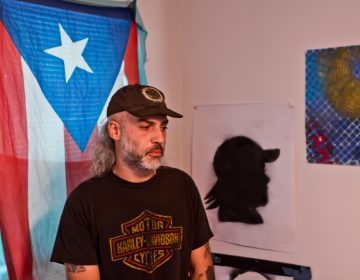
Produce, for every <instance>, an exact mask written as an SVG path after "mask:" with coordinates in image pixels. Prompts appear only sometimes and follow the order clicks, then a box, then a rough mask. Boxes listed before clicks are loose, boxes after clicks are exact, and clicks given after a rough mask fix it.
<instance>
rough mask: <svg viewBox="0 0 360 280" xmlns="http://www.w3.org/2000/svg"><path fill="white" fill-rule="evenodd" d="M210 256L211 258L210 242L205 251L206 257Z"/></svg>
mask: <svg viewBox="0 0 360 280" xmlns="http://www.w3.org/2000/svg"><path fill="white" fill-rule="evenodd" d="M208 257H210V258H211V251H210V245H209V243H206V244H205V253H204V259H206V258H208Z"/></svg>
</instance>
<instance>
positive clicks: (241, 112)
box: [192, 104, 295, 251]
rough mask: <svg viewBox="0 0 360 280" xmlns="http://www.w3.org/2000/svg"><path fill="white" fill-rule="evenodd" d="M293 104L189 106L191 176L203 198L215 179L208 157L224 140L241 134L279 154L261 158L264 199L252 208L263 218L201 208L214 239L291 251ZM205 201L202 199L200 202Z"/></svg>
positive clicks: (292, 244) (210, 156) (293, 214)
mask: <svg viewBox="0 0 360 280" xmlns="http://www.w3.org/2000/svg"><path fill="white" fill-rule="evenodd" d="M293 122H294V108H293V107H292V106H290V105H288V104H240V105H209V106H205V105H204V106H196V107H195V108H194V125H193V146H192V176H193V178H194V180H195V182H196V184H197V186H198V188H199V191H200V194H201V197H202V198H203V199H204V198H205V196H206V194H207V193H208V192H209V191H210V189H211V188H212V186H213V185H214V183H215V182H216V179H217V178H216V175H215V174H214V171H213V168H212V161H213V157H214V154H215V151H216V149H217V148H218V146H219V145H220V144H222V143H223V141H224V140H226V139H228V138H231V137H234V136H239V135H243V136H247V137H249V138H251V139H253V140H255V141H256V142H257V143H258V144H260V146H262V148H263V149H272V148H279V149H280V156H279V158H278V159H277V160H276V161H275V162H272V163H267V164H266V174H267V175H268V176H269V177H270V179H271V181H270V183H269V184H268V187H269V189H268V195H269V202H268V204H267V205H266V206H264V207H259V208H257V210H258V211H259V213H260V214H261V216H262V218H263V219H264V223H263V224H257V225H249V224H244V223H239V222H219V220H218V217H217V210H218V208H216V209H211V210H207V215H208V218H209V222H210V226H211V228H212V230H213V233H214V235H215V236H214V239H216V240H221V241H225V242H228V243H233V244H237V245H244V246H250V247H257V248H263V249H270V250H277V251H293V249H294V231H295V229H294V227H295V203H294V175H293V174H294V160H293V155H294V144H293V143H294V130H293V126H294V124H293ZM205 207H206V205H205Z"/></svg>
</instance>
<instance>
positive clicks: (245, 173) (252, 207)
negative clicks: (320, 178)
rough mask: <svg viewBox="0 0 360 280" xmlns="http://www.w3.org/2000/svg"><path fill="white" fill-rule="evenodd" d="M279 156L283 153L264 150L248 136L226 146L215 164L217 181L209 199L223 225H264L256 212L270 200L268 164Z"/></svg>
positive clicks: (215, 158)
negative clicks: (266, 169) (266, 167)
mask: <svg viewBox="0 0 360 280" xmlns="http://www.w3.org/2000/svg"><path fill="white" fill-rule="evenodd" d="M279 155H280V149H263V148H262V147H261V146H260V145H259V144H258V143H256V142H255V141H253V140H252V139H250V138H248V137H245V136H236V137H233V138H230V139H227V140H226V141H225V142H223V143H222V144H221V145H220V146H219V147H218V148H217V150H216V153H215V156H214V160H213V168H214V171H215V174H216V176H217V181H216V183H215V185H214V186H213V188H212V189H211V190H210V192H209V193H208V194H207V196H206V197H205V200H206V203H207V204H208V209H214V208H217V207H218V208H219V209H218V218H219V221H221V222H241V223H246V224H262V223H264V221H263V218H262V217H261V215H260V214H259V212H258V211H257V209H256V208H257V207H260V206H265V205H266V204H267V203H268V200H269V198H268V183H269V181H270V178H269V177H268V176H267V175H266V173H265V164H266V163H270V162H274V161H275V160H276V159H277V158H278V157H279Z"/></svg>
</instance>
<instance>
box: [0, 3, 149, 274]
mask: <svg viewBox="0 0 360 280" xmlns="http://www.w3.org/2000/svg"><path fill="white" fill-rule="evenodd" d="M134 14H135V9H134V8H133V9H130V8H120V7H119V8H115V7H111V8H110V7H99V6H96V7H95V6H88V5H81V4H75V3H70V2H65V1H60V0H54V1H45V0H41V1H40V0H31V1H30V0H26V1H25V0H0V62H1V63H0V180H1V183H0V190H1V191H0V232H1V239H0V279H1V280H4V279H11V280H12V279H17V280H25V279H26V280H32V279H65V278H64V268H63V267H62V266H60V265H57V264H53V263H50V262H49V258H50V254H51V251H52V246H53V242H54V239H55V234H56V231H57V227H58V222H59V219H60V215H61V212H62V209H63V206H64V202H65V200H66V197H67V195H68V194H69V193H70V192H71V191H72V190H73V189H74V187H76V185H77V184H78V183H79V182H80V181H82V180H83V179H85V178H86V177H87V176H88V166H89V154H90V152H91V151H92V148H93V144H94V142H95V141H96V137H97V131H98V129H97V127H98V125H100V123H101V122H102V121H103V120H104V119H105V108H106V105H107V102H108V101H109V98H110V97H111V95H112V94H113V93H114V92H115V91H116V90H117V89H118V88H120V87H121V86H123V85H126V84H128V83H129V84H131V83H138V82H141V83H146V81H144V78H143V79H139V73H140V74H141V75H140V76H142V77H144V75H143V74H142V73H143V62H142V58H143V57H144V56H142V55H140V52H139V49H140V48H139V45H140V41H139V40H138V38H140V37H141V36H140V35H139V33H138V30H140V29H139V28H138V25H137V24H136V22H135V20H134ZM140 31H141V32H144V30H143V29H141V30H140ZM142 38H144V36H143V37H142ZM138 42H139V44H138ZM141 43H143V42H141ZM142 49H143V48H142ZM139 58H140V59H139Z"/></svg>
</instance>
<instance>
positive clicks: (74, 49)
mask: <svg viewBox="0 0 360 280" xmlns="http://www.w3.org/2000/svg"><path fill="white" fill-rule="evenodd" d="M59 29H60V36H61V46H58V47H55V48H50V49H46V50H44V52H46V53H48V54H51V55H53V56H56V57H58V58H60V59H62V60H63V61H64V68H65V79H66V83H67V82H68V81H69V79H70V78H71V75H72V74H73V73H74V71H75V69H76V67H78V68H80V69H83V70H85V71H87V72H89V73H94V72H93V71H92V70H91V68H90V66H89V65H88V64H87V63H86V61H85V59H84V57H83V56H82V53H83V51H84V49H85V47H86V44H87V42H88V39H89V38H85V39H82V40H80V41H77V42H73V41H72V40H71V38H70V36H69V35H68V34H67V33H66V32H65V30H64V28H63V27H62V26H61V24H60V23H59Z"/></svg>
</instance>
